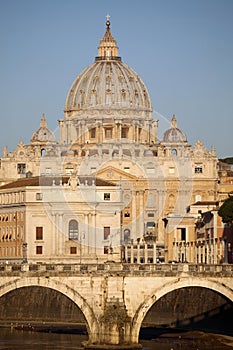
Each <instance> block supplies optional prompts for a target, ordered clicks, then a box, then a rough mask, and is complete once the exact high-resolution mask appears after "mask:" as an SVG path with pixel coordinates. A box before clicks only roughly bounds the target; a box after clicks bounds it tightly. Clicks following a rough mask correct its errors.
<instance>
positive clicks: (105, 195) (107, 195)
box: [104, 193, 110, 201]
mask: <svg viewBox="0 0 233 350" xmlns="http://www.w3.org/2000/svg"><path fill="white" fill-rule="evenodd" d="M104 200H105V201H110V193H104Z"/></svg>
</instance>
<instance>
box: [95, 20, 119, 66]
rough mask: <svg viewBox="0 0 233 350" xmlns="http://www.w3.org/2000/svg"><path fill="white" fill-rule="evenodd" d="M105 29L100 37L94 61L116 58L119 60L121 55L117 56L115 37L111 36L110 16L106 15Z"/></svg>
mask: <svg viewBox="0 0 233 350" xmlns="http://www.w3.org/2000/svg"><path fill="white" fill-rule="evenodd" d="M106 18H107V21H106V31H105V34H104V37H103V38H102V39H100V45H99V47H98V56H97V57H96V58H95V60H96V61H100V60H117V61H121V57H118V46H117V42H116V39H115V38H114V37H113V36H112V33H111V30H110V24H111V23H110V21H109V18H110V16H109V15H107V16H106Z"/></svg>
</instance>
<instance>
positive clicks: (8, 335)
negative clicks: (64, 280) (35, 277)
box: [0, 328, 233, 350]
mask: <svg viewBox="0 0 233 350" xmlns="http://www.w3.org/2000/svg"><path fill="white" fill-rule="evenodd" d="M152 335H153V334H152ZM143 336H144V338H146V339H140V343H141V344H142V347H143V350H182V349H183V350H197V349H198V350H207V349H212V350H227V349H228V350H230V349H231V350H232V349H233V337H224V336H218V335H210V334H207V333H203V332H187V333H175V332H171V333H166V334H164V333H163V334H161V335H160V336H158V337H156V338H155V339H153V338H152V339H151V337H150V335H149V333H148V332H147V334H146V335H143ZM85 340H87V335H86V334H61V333H48V332H31V331H28V330H27V331H26V330H15V329H10V328H0V350H41V349H43V350H79V349H80V350H81V349H83V348H82V342H83V341H85ZM224 343H225V344H224ZM226 344H228V345H226Z"/></svg>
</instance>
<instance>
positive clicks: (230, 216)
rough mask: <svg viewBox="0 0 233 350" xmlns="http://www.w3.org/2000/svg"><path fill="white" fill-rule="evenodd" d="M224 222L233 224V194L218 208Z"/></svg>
mask: <svg viewBox="0 0 233 350" xmlns="http://www.w3.org/2000/svg"><path fill="white" fill-rule="evenodd" d="M218 215H219V216H221V218H222V222H224V223H228V224H233V196H231V197H229V198H227V199H226V200H225V202H224V203H223V204H222V205H221V207H220V208H219V210H218Z"/></svg>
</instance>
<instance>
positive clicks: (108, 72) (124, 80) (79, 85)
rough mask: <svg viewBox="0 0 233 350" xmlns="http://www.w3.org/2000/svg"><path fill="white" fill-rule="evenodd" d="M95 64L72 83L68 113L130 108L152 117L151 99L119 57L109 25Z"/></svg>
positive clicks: (142, 84)
mask: <svg viewBox="0 0 233 350" xmlns="http://www.w3.org/2000/svg"><path fill="white" fill-rule="evenodd" d="M106 26H107V27H106V32H105V35H104V37H103V39H101V40H100V45H99V47H98V56H97V57H96V58H95V62H94V63H93V64H91V65H90V66H88V67H87V68H86V69H84V70H83V71H82V72H81V73H80V75H78V77H77V78H76V79H75V81H74V82H73V84H72V86H71V88H70V90H69V92H68V95H67V99H66V105H65V112H66V114H67V115H69V116H71V115H74V114H75V115H76V114H77V112H79V111H90V110H107V109H109V108H111V110H112V111H113V110H122V109H129V110H131V111H137V113H136V114H137V115H138V114H140V113H141V112H142V114H143V115H144V116H149V115H150V114H151V112H152V105H151V101H150V96H149V93H148V91H147V88H146V86H145V84H144V83H143V81H142V79H141V78H140V77H139V75H138V74H137V73H136V72H135V71H134V70H133V69H132V68H130V67H129V66H127V65H126V64H124V63H123V62H122V60H121V57H119V56H118V47H117V43H116V40H115V38H113V37H112V34H111V31H110V22H109V21H107V22H106Z"/></svg>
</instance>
